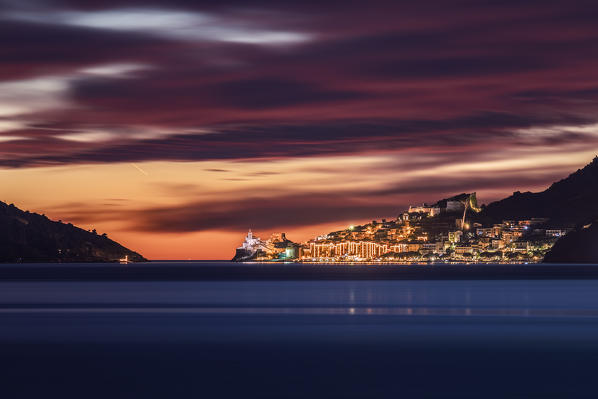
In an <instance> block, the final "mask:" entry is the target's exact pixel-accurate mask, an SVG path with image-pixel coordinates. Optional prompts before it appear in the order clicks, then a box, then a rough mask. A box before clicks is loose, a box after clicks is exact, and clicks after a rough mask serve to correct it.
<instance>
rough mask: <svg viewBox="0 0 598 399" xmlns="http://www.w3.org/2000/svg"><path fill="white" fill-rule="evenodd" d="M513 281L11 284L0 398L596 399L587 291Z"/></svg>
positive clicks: (597, 290) (0, 286)
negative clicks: (586, 398)
mask: <svg viewBox="0 0 598 399" xmlns="http://www.w3.org/2000/svg"><path fill="white" fill-rule="evenodd" d="M7 267H10V266H7ZM19 267H20V266H19ZM23 267H25V268H28V267H29V266H23ZM38 267H39V266H38ZM42 267H46V266H42ZM47 267H48V268H49V269H52V267H53V266H47ZM73 267H75V268H85V267H91V266H85V265H81V266H73ZM93 267H98V266H97V265H96V266H93ZM99 267H101V266H99ZM113 267H114V266H113ZM126 267H129V266H126ZM134 267H136V266H133V268H134ZM154 267H158V268H162V267H169V266H168V265H157V266H154ZM185 267H189V268H198V267H201V266H198V265H194V264H188V265H186V266H185ZM224 267H226V266H224ZM247 267H250V268H251V267H252V266H247ZM470 267H471V266H470ZM562 267H565V266H562ZM597 268H598V267H597ZM0 269H2V266H0ZM23 270H25V269H23ZM129 270H131V269H129ZM133 270H134V269H133ZM249 270H251V269H249ZM262 272H263V270H262ZM164 273H166V272H164ZM512 274H513V272H511V275H510V277H509V276H508V275H505V278H510V279H499V280H497V279H495V276H492V275H490V277H492V278H490V277H489V278H485V279H464V280H449V281H446V280H439V279H430V278H428V279H420V280H418V279H414V278H412V279H410V280H401V279H398V278H394V279H392V280H380V279H378V280H374V279H371V278H363V279H355V280H345V279H336V280H335V279H314V278H311V279H307V278H303V279H295V280H293V279H278V280H269V281H267V280H266V279H263V280H260V279H248V278H246V277H243V278H236V275H235V274H234V273H233V274H231V275H230V278H229V279H227V280H223V279H220V280H219V279H216V278H213V277H211V278H207V279H201V278H196V279H195V280H194V281H175V279H170V281H160V280H156V279H153V280H152V279H149V280H148V279H147V278H144V279H145V280H146V281H134V280H133V279H132V278H130V276H129V277H127V278H126V279H125V280H121V279H118V278H116V277H114V275H118V272H117V273H116V274H114V275H113V277H112V278H111V279H108V278H105V279H104V280H103V281H90V279H86V280H85V279H83V280H75V279H73V278H71V279H68V278H66V277H65V276H66V275H63V276H62V278H61V279H59V280H57V281H51V280H50V279H48V278H44V279H43V281H35V280H36V279H35V278H34V277H35V276H32V275H27V273H25V274H24V275H27V276H28V278H23V276H24V275H21V277H20V278H17V277H15V276H16V275H15V274H12V275H11V276H12V278H4V280H3V281H0V392H2V397H6V398H19V397H36V398H37V397H47V398H65V397H69V398H70V397H72V398H353V397H355V398H398V397H402V398H414V397H430V398H435V397H442V398H446V397H453V398H530V397H537V398H574V397H588V398H590V397H592V398H594V397H596V383H595V381H596V373H597V370H598V279H593V278H592V279H583V280H582V279H575V278H574V277H575V274H573V275H569V277H568V278H567V279H556V278H551V279H546V278H539V279H535V278H533V277H531V278H530V275H529V274H524V276H525V278H519V279H515V278H514V277H513V275H512ZM0 275H2V271H1V270H0ZM165 275H166V274H165ZM197 275H201V273H199V274H197ZM428 277H429V276H428Z"/></svg>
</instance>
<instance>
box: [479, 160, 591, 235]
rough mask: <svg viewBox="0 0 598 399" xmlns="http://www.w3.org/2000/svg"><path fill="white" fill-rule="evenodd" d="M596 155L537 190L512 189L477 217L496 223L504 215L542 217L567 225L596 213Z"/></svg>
mask: <svg viewBox="0 0 598 399" xmlns="http://www.w3.org/2000/svg"><path fill="white" fill-rule="evenodd" d="M597 199H598V157H596V158H594V159H593V160H592V162H590V163H589V164H588V165H587V166H585V167H584V168H583V169H579V170H577V172H575V173H573V174H571V175H569V177H567V178H565V179H563V180H561V181H558V182H556V183H553V184H552V185H551V186H550V187H549V188H548V189H547V190H545V191H542V192H539V193H531V192H525V193H520V192H515V193H514V194H513V195H512V196H510V197H508V198H505V199H503V200H500V201H496V202H493V203H491V204H489V205H488V206H486V207H485V208H484V209H483V211H482V212H481V213H480V214H479V215H478V217H477V219H480V220H482V221H484V222H495V223H498V222H500V221H502V220H508V219H529V218H532V217H545V218H548V219H549V224H550V225H551V226H554V227H570V226H574V225H577V224H583V223H587V222H589V221H592V220H595V219H596V218H597V217H598V201H597Z"/></svg>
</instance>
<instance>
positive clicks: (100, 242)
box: [0, 201, 146, 262]
mask: <svg viewBox="0 0 598 399" xmlns="http://www.w3.org/2000/svg"><path fill="white" fill-rule="evenodd" d="M125 256H127V257H128V259H129V260H130V261H133V262H138V261H144V260H146V259H145V258H144V257H143V256H141V255H140V254H138V253H136V252H133V251H131V250H130V249H127V248H125V247H123V246H122V245H120V244H119V243H117V242H115V241H112V240H111V239H109V238H108V237H107V236H106V235H105V234H104V235H99V234H96V233H95V231H93V232H89V231H86V230H83V229H80V228H78V227H76V226H73V225H72V224H70V223H69V224H66V223H62V222H56V221H52V220H50V219H48V218H47V217H46V216H44V215H40V214H37V213H32V212H27V211H22V210H20V209H19V208H17V207H16V206H14V205H12V204H11V205H8V204H6V203H4V202H1V201H0V262H115V261H118V260H119V259H121V258H124V257H125Z"/></svg>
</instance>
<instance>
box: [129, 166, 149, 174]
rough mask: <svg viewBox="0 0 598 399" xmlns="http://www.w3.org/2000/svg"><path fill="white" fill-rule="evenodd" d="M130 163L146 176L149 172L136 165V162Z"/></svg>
mask: <svg viewBox="0 0 598 399" xmlns="http://www.w3.org/2000/svg"><path fill="white" fill-rule="evenodd" d="M131 165H132V166H133V167H134V168H135V169H137V170H138V171H139V172H141V173H143V174H144V175H146V176H149V173H147V172H146V171H145V170H143V169H141V168H140V167H139V166H137V165H136V164H134V163H131Z"/></svg>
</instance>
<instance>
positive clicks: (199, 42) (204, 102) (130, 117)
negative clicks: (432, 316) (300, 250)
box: [0, 0, 598, 259]
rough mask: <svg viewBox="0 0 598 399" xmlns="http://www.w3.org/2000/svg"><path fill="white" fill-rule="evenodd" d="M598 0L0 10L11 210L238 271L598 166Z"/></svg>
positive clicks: (15, 3)
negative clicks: (317, 239)
mask: <svg viewBox="0 0 598 399" xmlns="http://www.w3.org/2000/svg"><path fill="white" fill-rule="evenodd" d="M597 21H598V3H597V2H596V1H595V0H594V1H550V0H541V1H540V0H538V1H521V0H509V1H480V0H476V1H460V0H454V1H441V0H437V1H416V2H414V1H404V2H402V1H392V2H391V1H389V2H383V1H367V2H366V1H343V2H325V1H310V0H308V1H296V2H284V1H241V0H239V1H226V0H222V1H177V0H171V1H162V2H159V1H147V0H145V1H141V0H139V1H136V0H130V1H99V0H98V1H95V0H88V1H68V0H64V1H61V0H47V1H43V0H40V1H36V0H31V1H30V0H28V1H22V0H0V182H1V186H0V187H1V188H0V200H2V201H5V202H8V203H14V204H15V205H17V206H18V207H20V208H22V209H27V210H31V211H36V212H39V213H44V214H45V215H47V216H48V217H51V218H53V219H56V220H63V221H65V222H72V223H73V224H76V225H78V226H81V227H83V228H86V229H91V228H95V229H97V230H98V232H100V233H103V232H106V233H108V236H109V237H111V238H112V239H115V240H117V241H119V242H120V243H122V244H123V245H125V246H127V247H129V248H131V249H133V250H136V251H139V252H140V253H142V254H143V255H145V256H146V257H148V258H151V259H188V258H190V259H229V258H231V257H232V256H233V255H234V249H235V247H236V246H238V245H239V244H240V242H241V241H242V240H243V235H244V234H245V232H246V231H247V229H248V228H252V229H253V230H254V231H255V232H256V233H257V234H258V235H259V236H261V237H262V238H267V236H268V235H269V234H270V233H272V232H277V231H284V232H286V233H287V237H288V238H290V239H292V240H295V241H303V240H306V239H308V238H311V237H313V236H316V235H319V234H323V233H326V232H329V231H331V230H336V229H340V228H345V227H346V226H348V225H349V224H355V223H360V222H366V221H369V220H372V219H381V218H393V217H396V216H397V215H398V214H399V213H400V212H401V211H402V210H404V209H405V208H406V207H408V206H409V204H417V203H421V202H434V201H436V200H438V199H441V198H443V197H446V196H450V195H454V194H458V193H461V192H471V191H477V194H478V200H479V201H480V202H482V203H488V202H491V201H493V200H496V199H499V198H502V197H504V196H507V195H510V194H511V193H512V192H513V191H516V190H520V191H528V190H530V191H534V190H541V189H544V188H545V187H547V186H548V185H549V184H550V183H552V182H553V181H555V180H557V179H560V178H562V177H565V176H567V175H568V174H569V173H571V172H573V171H575V170H576V169H578V168H580V167H582V166H583V165H585V164H586V163H588V162H589V161H590V160H591V159H592V158H593V157H594V156H595V155H596V154H597V153H598V147H597V145H598V27H597Z"/></svg>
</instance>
